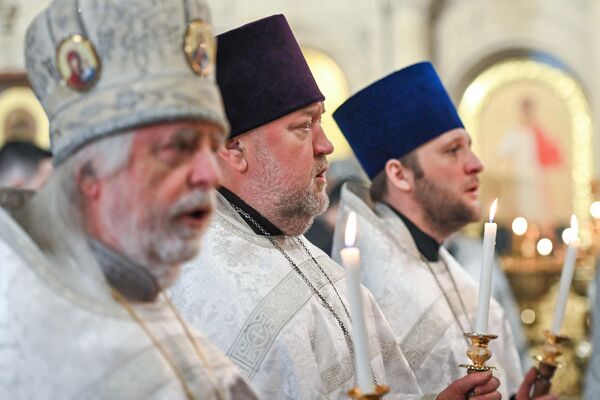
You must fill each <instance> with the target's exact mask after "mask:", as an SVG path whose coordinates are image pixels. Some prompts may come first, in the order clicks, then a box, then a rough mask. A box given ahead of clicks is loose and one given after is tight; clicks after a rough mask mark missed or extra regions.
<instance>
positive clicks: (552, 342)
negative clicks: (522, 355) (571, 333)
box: [531, 331, 570, 399]
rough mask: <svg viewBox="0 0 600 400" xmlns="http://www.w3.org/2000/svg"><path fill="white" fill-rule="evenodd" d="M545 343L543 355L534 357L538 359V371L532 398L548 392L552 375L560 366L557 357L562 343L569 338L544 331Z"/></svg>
mask: <svg viewBox="0 0 600 400" xmlns="http://www.w3.org/2000/svg"><path fill="white" fill-rule="evenodd" d="M544 335H545V336H546V343H544V347H542V350H543V352H544V354H543V355H537V356H535V357H534V358H535V359H536V360H537V361H539V365H538V372H537V376H536V378H535V384H534V386H533V394H532V397H531V398H532V399H535V398H536V397H541V396H543V395H545V394H548V392H549V391H550V387H551V386H552V377H553V376H554V372H555V371H556V368H558V367H560V363H559V362H558V357H559V356H560V355H561V354H562V347H561V344H562V343H567V342H569V341H570V339H569V338H568V337H567V336H560V335H555V334H553V333H552V332H550V331H544Z"/></svg>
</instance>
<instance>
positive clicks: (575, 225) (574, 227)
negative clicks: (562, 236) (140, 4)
mask: <svg viewBox="0 0 600 400" xmlns="http://www.w3.org/2000/svg"><path fill="white" fill-rule="evenodd" d="M578 235H579V222H578V221H577V217H576V216H575V214H573V215H571V237H572V238H573V239H575V238H576V237H577V236H578Z"/></svg>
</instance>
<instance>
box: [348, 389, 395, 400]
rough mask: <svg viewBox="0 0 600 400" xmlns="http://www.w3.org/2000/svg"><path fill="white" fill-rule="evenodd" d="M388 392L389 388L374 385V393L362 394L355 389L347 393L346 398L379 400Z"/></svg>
mask: <svg viewBox="0 0 600 400" xmlns="http://www.w3.org/2000/svg"><path fill="white" fill-rule="evenodd" d="M389 391H390V387H389V386H385V385H375V393H369V394H363V393H362V392H361V391H360V389H359V388H357V387H355V388H352V390H350V391H349V392H348V396H350V398H351V399H355V400H378V399H381V398H382V397H383V396H384V395H385V394H387V393H388V392H389Z"/></svg>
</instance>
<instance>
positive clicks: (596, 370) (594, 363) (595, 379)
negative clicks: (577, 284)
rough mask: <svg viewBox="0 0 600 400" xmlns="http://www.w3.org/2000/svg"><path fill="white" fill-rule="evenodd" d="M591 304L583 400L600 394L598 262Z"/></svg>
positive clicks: (593, 399) (599, 275)
mask: <svg viewBox="0 0 600 400" xmlns="http://www.w3.org/2000/svg"><path fill="white" fill-rule="evenodd" d="M588 293H589V297H590V300H591V303H592V307H591V308H592V335H591V341H592V349H593V352H592V356H591V358H590V361H589V364H588V367H587V372H586V373H585V390H584V393H583V399H584V400H597V399H598V395H599V394H600V261H599V262H598V263H596V277H595V278H594V281H593V282H592V284H591V285H590V288H589V290H588Z"/></svg>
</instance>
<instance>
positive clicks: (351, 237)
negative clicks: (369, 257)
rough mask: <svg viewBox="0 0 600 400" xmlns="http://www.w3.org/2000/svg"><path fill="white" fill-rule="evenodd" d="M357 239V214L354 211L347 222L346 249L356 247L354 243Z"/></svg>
mask: <svg viewBox="0 0 600 400" xmlns="http://www.w3.org/2000/svg"><path fill="white" fill-rule="evenodd" d="M355 239H356V213H355V212H354V211H352V212H351V213H350V215H348V219H347V220H346V235H345V240H344V242H345V244H346V247H352V246H354V241H355Z"/></svg>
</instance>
